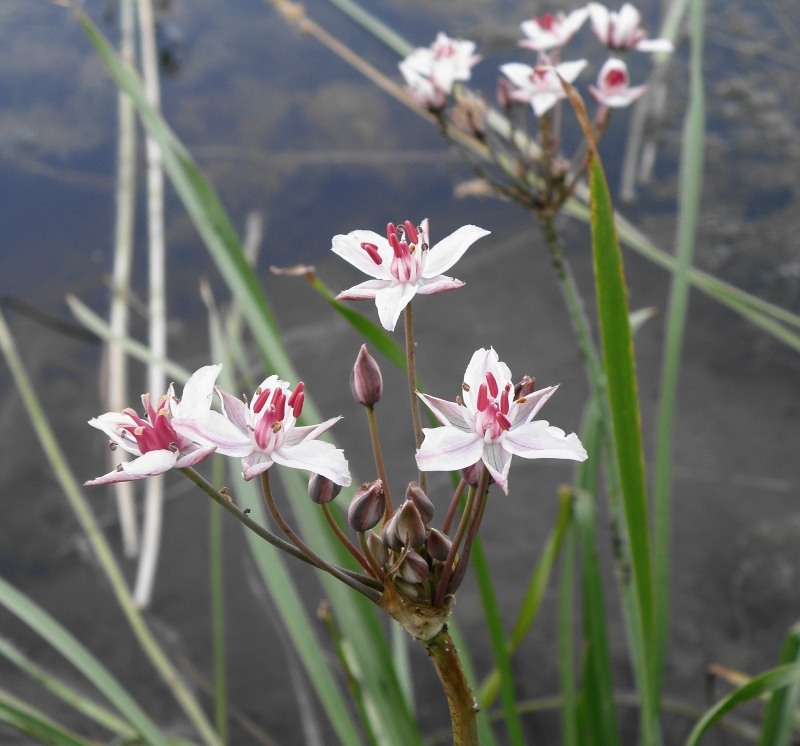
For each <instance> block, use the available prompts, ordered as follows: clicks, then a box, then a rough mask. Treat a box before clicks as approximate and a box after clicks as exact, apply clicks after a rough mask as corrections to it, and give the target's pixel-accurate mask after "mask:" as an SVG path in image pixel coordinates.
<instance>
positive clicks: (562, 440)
mask: <svg viewBox="0 0 800 746" xmlns="http://www.w3.org/2000/svg"><path fill="white" fill-rule="evenodd" d="M503 446H504V447H505V448H506V450H508V451H510V452H511V453H513V454H515V455H517V456H522V457H523V458H564V459H572V460H573V461H585V460H586V457H587V454H586V450H585V449H584V447H583V445H582V444H581V441H580V440H579V439H578V436H577V435H575V433H571V434H570V435H566V434H565V433H564V431H563V430H561V429H560V428H558V427H554V426H551V425H549V424H548V423H547V422H546V421H545V420H537V421H535V422H529V423H528V424H527V425H522V426H521V427H518V428H515V429H513V430H509V431H508V433H507V434H506V437H505V438H503Z"/></svg>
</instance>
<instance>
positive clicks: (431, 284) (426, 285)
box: [417, 275, 464, 295]
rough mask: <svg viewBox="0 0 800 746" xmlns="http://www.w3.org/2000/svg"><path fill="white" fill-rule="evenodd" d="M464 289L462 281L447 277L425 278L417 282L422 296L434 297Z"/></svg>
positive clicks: (418, 290)
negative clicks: (437, 294) (438, 294)
mask: <svg viewBox="0 0 800 746" xmlns="http://www.w3.org/2000/svg"><path fill="white" fill-rule="evenodd" d="M462 287H464V283H463V282H461V280H456V279H454V278H452V277H445V276H444V275H437V276H436V277H431V278H430V279H425V278H423V279H422V280H419V281H417V292H418V293H419V294H420V295H434V294H435V293H444V292H446V291H448V290H458V288H462Z"/></svg>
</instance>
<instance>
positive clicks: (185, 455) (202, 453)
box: [175, 446, 217, 469]
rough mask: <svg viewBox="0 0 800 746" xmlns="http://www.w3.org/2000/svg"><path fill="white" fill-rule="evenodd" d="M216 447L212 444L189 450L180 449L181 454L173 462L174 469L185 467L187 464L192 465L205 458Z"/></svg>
mask: <svg viewBox="0 0 800 746" xmlns="http://www.w3.org/2000/svg"><path fill="white" fill-rule="evenodd" d="M216 450H217V449H216V448H215V447H214V446H201V447H199V448H195V449H194V450H191V451H181V455H180V457H179V458H178V460H177V461H176V462H175V468H176V469H185V468H186V467H187V466H194V465H195V464H199V463H200V462H201V461H203V460H205V459H207V458H208V457H209V456H210V455H211V454H212V453H214V451H216Z"/></svg>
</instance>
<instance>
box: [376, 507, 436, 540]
mask: <svg viewBox="0 0 800 746" xmlns="http://www.w3.org/2000/svg"><path fill="white" fill-rule="evenodd" d="M426 534H427V531H426V529H425V524H424V523H423V522H422V516H420V514H419V511H418V510H417V506H416V505H414V503H413V502H412V501H411V500H406V501H405V502H404V503H403V504H402V505H401V506H400V507H399V508H398V510H397V512H395V514H394V515H393V516H392V517H391V519H390V521H389V523H388V524H387V525H386V529H385V531H384V532H383V541H384V543H385V544H386V546H387V547H389V549H392V550H394V551H395V552H398V551H400V550H401V549H402V548H403V547H419V546H422V545H423V544H424V543H425V536H426Z"/></svg>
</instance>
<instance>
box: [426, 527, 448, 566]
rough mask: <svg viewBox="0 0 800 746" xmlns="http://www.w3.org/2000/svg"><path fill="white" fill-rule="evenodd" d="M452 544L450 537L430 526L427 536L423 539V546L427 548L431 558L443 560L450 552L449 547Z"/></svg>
mask: <svg viewBox="0 0 800 746" xmlns="http://www.w3.org/2000/svg"><path fill="white" fill-rule="evenodd" d="M452 545H453V542H452V541H450V537H449V536H447V535H446V534H443V533H442V532H441V531H439V530H438V529H435V528H432V529H430V530H429V531H428V538H427V539H426V540H425V548H426V549H427V550H428V554H429V555H430V556H431V559H435V560H438V561H439V562H444V561H445V560H446V559H447V555H448V554H449V553H450V547H451V546H452Z"/></svg>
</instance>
